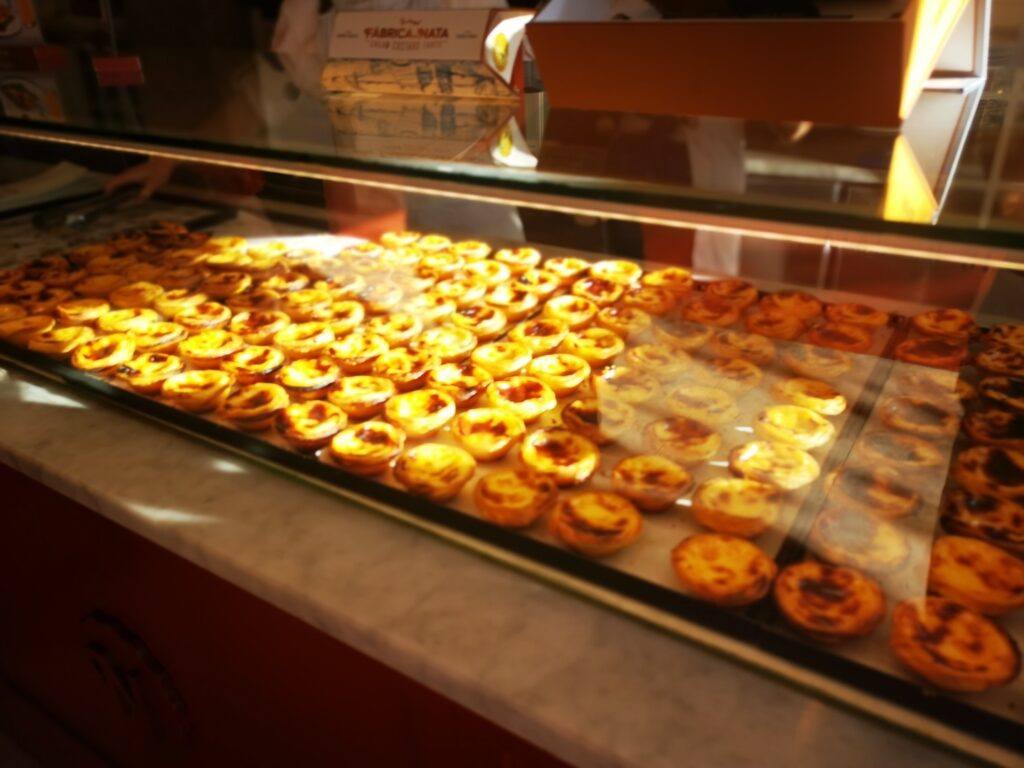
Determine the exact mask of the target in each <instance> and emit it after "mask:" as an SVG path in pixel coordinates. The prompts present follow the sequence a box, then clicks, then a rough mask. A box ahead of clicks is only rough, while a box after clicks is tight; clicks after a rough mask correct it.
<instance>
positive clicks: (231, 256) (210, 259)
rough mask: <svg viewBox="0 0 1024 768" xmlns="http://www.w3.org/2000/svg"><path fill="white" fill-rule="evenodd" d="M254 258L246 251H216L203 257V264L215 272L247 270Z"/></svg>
mask: <svg viewBox="0 0 1024 768" xmlns="http://www.w3.org/2000/svg"><path fill="white" fill-rule="evenodd" d="M252 262H253V258H252V256H250V255H249V254H248V253H246V252H245V251H214V252H213V253H210V254H207V255H206V257H205V258H204V259H203V265H204V266H205V267H206V268H207V269H211V270H213V271H215V272H229V271H240V270H245V271H247V270H248V269H249V267H250V266H251V265H252Z"/></svg>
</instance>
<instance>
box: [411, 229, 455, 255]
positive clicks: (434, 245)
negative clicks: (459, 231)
mask: <svg viewBox="0 0 1024 768" xmlns="http://www.w3.org/2000/svg"><path fill="white" fill-rule="evenodd" d="M451 245H452V241H451V239H450V238H447V237H445V236H444V235H434V234H431V235H423V236H422V237H421V238H420V239H419V240H417V241H416V247H417V248H419V249H420V250H421V251H423V252H424V253H436V252H438V251H445V250H448V249H449V248H450V247H451Z"/></svg>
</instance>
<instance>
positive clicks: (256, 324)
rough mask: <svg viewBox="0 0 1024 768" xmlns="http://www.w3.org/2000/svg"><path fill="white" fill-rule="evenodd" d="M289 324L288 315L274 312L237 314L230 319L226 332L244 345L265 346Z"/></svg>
mask: <svg viewBox="0 0 1024 768" xmlns="http://www.w3.org/2000/svg"><path fill="white" fill-rule="evenodd" d="M290 323H291V320H290V319H289V317H288V315H286V314H285V313H284V312H278V311H276V310H271V311H266V312H260V311H256V312H239V313H238V314H237V315H235V316H234V317H233V318H231V322H230V323H229V325H228V330H230V331H231V332H232V333H235V334H237V335H239V336H241V337H242V340H243V341H245V343H246V344H266V343H267V342H269V341H271V340H272V339H273V338H274V334H276V333H277V332H278V331H280V330H283V329H284V328H286V327H287V326H288V325H289V324H290Z"/></svg>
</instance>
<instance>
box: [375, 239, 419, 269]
mask: <svg viewBox="0 0 1024 768" xmlns="http://www.w3.org/2000/svg"><path fill="white" fill-rule="evenodd" d="M421 258H423V253H422V252H421V251H420V250H419V249H418V248H416V247H415V246H405V245H400V246H397V247H394V248H388V250H386V251H384V253H382V254H381V256H380V261H381V264H382V265H383V266H384V267H386V268H388V269H391V270H392V271H394V273H395V274H396V275H403V276H404V275H412V274H413V273H414V272H415V271H416V267H417V266H419V263H420V259H421Z"/></svg>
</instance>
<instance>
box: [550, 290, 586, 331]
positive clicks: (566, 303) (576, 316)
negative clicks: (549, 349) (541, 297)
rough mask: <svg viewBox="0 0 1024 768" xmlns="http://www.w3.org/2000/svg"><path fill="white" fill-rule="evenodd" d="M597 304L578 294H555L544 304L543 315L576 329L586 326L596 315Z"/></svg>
mask: <svg viewBox="0 0 1024 768" xmlns="http://www.w3.org/2000/svg"><path fill="white" fill-rule="evenodd" d="M597 312H598V306H597V304H595V303H594V302H592V301H591V300H590V299H584V298H581V297H579V296H570V295H568V294H566V295H564V296H555V297H554V298H553V299H548V300H547V303H545V304H544V312H543V316H544V317H545V318H549V317H550V318H553V319H554V320H560V321H561V322H563V323H565V324H566V325H567V326H569V330H571V331H578V330H580V329H582V328H586V327H587V326H588V325H590V323H592V322H593V320H594V318H595V317H597Z"/></svg>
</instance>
